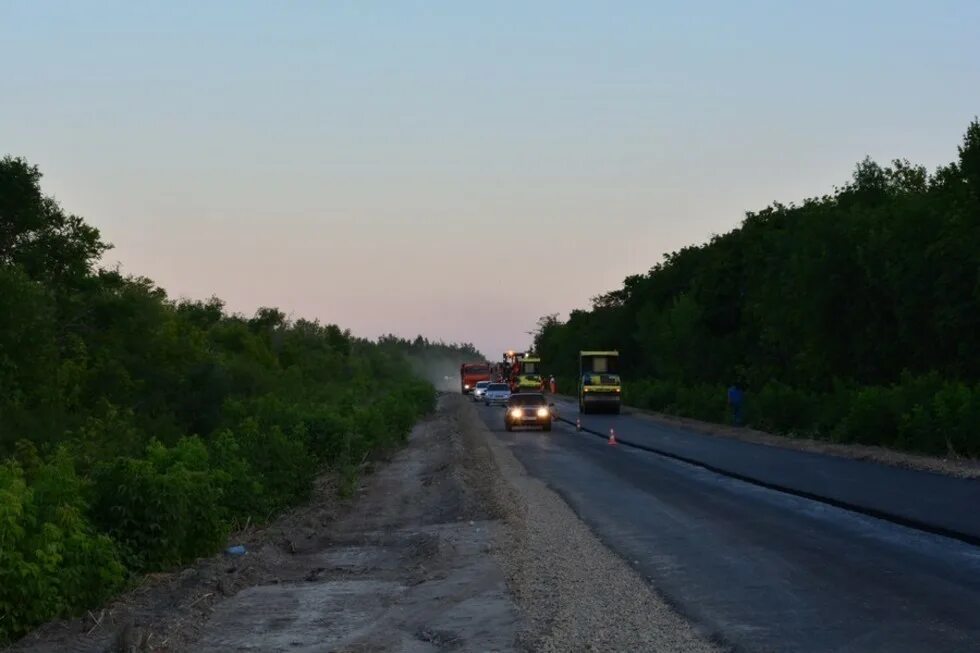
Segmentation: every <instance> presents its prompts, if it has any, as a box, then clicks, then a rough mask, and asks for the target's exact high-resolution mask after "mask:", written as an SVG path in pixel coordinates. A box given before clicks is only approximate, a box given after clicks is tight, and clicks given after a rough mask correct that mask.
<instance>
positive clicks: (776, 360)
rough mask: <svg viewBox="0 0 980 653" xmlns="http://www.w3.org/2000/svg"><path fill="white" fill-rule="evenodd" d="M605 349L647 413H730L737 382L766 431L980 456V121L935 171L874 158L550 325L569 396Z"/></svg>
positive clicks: (543, 328)
mask: <svg viewBox="0 0 980 653" xmlns="http://www.w3.org/2000/svg"><path fill="white" fill-rule="evenodd" d="M596 348H618V349H619V350H620V351H621V352H622V357H621V365H622V368H623V370H622V371H623V374H624V377H625V380H624V393H625V400H626V403H628V404H631V405H634V406H637V407H641V408H648V409H653V410H656V411H661V412H665V413H671V414H676V415H681V416H686V417H693V418H697V419H703V420H708V421H716V422H720V421H725V420H727V412H726V410H727V407H726V388H727V387H728V386H729V385H731V384H732V383H735V382H738V383H740V384H742V385H743V386H744V387H745V389H746V391H747V392H746V405H745V409H746V416H747V419H748V422H749V423H750V424H751V425H752V426H755V427H758V428H761V429H766V430H771V431H775V432H779V433H785V434H793V435H800V436H809V437H816V438H822V439H828V440H833V441H837V442H859V443H864V444H875V445H883V446H886V447H892V448H896V449H903V450H909V451H919V452H925V453H930V454H941V455H945V454H957V455H966V456H971V457H976V456H980V426H978V425H980V123H978V122H977V121H974V122H973V123H971V124H970V126H969V128H968V129H967V132H966V135H965V137H964V139H963V143H962V145H961V146H960V147H959V156H958V157H957V160H956V161H954V162H952V163H950V164H949V165H946V166H943V167H941V168H939V169H938V170H936V171H935V172H933V173H929V172H927V171H926V170H925V169H924V168H923V167H921V166H916V165H912V164H911V163H909V162H908V161H894V162H892V164H891V165H890V166H882V165H879V164H877V163H875V162H873V161H871V160H867V159H866V160H864V161H862V162H861V163H860V164H858V166H857V168H856V170H855V172H854V176H853V178H852V180H851V181H850V182H849V183H847V184H846V185H844V186H843V187H841V188H839V189H836V190H835V191H834V192H833V193H832V194H830V195H825V196H823V197H817V198H810V199H806V200H804V201H803V202H801V203H799V204H790V205H782V204H773V205H772V206H769V207H767V208H765V209H763V210H761V211H758V212H755V213H748V214H747V215H746V218H745V220H744V221H743V222H742V225H741V227H739V228H737V229H735V230H733V231H731V232H729V233H726V234H724V235H719V236H714V237H713V238H712V239H711V240H710V241H709V242H707V243H705V244H703V245H698V246H691V247H686V248H684V249H682V250H680V251H677V252H674V253H671V254H669V255H667V256H666V257H665V258H664V260H663V261H662V262H661V263H659V264H657V265H655V266H654V267H653V268H652V269H651V270H650V271H649V272H647V273H646V274H640V275H635V276H630V277H628V278H627V279H626V280H625V283H624V285H623V287H622V288H621V289H619V290H615V291H612V292H609V293H607V294H605V295H602V296H600V297H596V298H594V299H593V302H592V307H591V309H589V310H576V311H573V312H572V313H571V314H570V316H569V319H568V320H567V321H565V322H561V321H559V320H558V319H557V316H554V315H552V316H546V317H543V318H542V319H541V320H540V322H539V324H538V330H537V334H536V337H535V349H536V350H537V351H538V352H539V353H540V354H541V355H542V357H543V358H544V360H546V361H548V362H549V363H550V364H551V365H552V371H554V372H555V373H556V374H557V375H558V376H559V377H560V378H559V380H560V387H561V388H562V389H563V390H567V391H569V392H573V391H574V388H575V386H576V381H575V378H576V375H577V352H578V351H579V350H580V349H596Z"/></svg>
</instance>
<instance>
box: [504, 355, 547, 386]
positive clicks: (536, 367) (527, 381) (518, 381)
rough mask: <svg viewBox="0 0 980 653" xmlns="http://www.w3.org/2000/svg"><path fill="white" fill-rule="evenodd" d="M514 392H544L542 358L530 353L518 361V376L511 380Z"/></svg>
mask: <svg viewBox="0 0 980 653" xmlns="http://www.w3.org/2000/svg"><path fill="white" fill-rule="evenodd" d="M511 388H512V390H513V391H514V392H542V391H543V389H544V378H543V377H542V376H541V359H540V358H538V357H537V356H535V355H533V354H531V353H528V354H526V355H525V356H523V357H522V358H521V359H520V360H519V361H518V363H517V376H516V377H515V378H513V379H512V380H511Z"/></svg>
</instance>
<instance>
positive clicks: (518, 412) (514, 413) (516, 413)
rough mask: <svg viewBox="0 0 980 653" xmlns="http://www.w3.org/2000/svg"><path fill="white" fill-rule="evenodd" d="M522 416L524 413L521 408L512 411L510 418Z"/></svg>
mask: <svg viewBox="0 0 980 653" xmlns="http://www.w3.org/2000/svg"><path fill="white" fill-rule="evenodd" d="M521 415H523V413H522V412H521V409H520V408H515V409H513V410H512V411H510V416H511V417H514V418H518V417H520V416H521Z"/></svg>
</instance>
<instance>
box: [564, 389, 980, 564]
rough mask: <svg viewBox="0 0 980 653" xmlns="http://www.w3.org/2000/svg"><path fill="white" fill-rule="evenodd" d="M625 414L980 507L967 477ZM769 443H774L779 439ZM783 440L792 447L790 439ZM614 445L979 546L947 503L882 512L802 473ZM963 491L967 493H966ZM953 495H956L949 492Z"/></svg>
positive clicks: (897, 504)
mask: <svg viewBox="0 0 980 653" xmlns="http://www.w3.org/2000/svg"><path fill="white" fill-rule="evenodd" d="M554 397H555V398H556V399H559V400H562V401H566V402H569V401H570V400H569V398H568V397H567V396H564V395H560V394H559V395H554ZM571 403H574V400H572V402H571ZM624 408H627V409H629V411H630V413H624V414H626V415H627V416H633V417H640V418H642V419H644V420H645V421H651V422H654V423H656V424H658V425H660V426H662V427H667V428H670V429H675V430H676V431H677V432H678V433H679V434H682V435H690V436H692V437H708V438H715V439H724V440H729V441H731V442H738V443H739V446H744V447H746V448H753V447H759V448H761V449H758V450H757V452H759V453H763V452H764V453H765V454H768V455H770V456H771V455H773V452H774V451H779V450H782V451H784V452H785V453H784V454H778V453H777V454H775V455H783V456H785V457H786V459H787V460H786V463H787V464H788V465H789V464H793V463H794V462H801V461H802V458H801V457H802V456H807V457H808V459H807V460H808V461H809V460H811V459H810V458H809V457H813V456H817V457H823V458H825V459H827V460H828V461H832V460H834V459H838V460H847V461H848V463H847V464H850V465H862V466H863V465H868V466H869V467H867V468H865V469H867V470H869V471H870V470H872V469H873V470H874V471H875V472H880V471H881V469H888V468H891V469H893V470H894V473H893V476H894V477H895V478H894V482H895V483H901V482H902V481H906V480H909V479H912V478H918V479H921V480H928V481H929V482H930V483H931V484H932V485H933V486H935V485H936V484H940V485H948V486H949V487H948V489H949V490H951V492H950V495H949V498H950V499H954V500H955V501H958V502H959V503H963V504H970V503H972V504H973V505H976V501H980V481H978V480H976V479H975V478H974V477H971V476H957V475H951V474H942V473H940V472H938V471H936V470H934V469H923V468H919V467H916V466H906V465H898V464H889V463H888V462H886V461H882V460H875V459H868V458H866V457H858V456H848V455H846V454H842V453H838V452H829V451H813V450H808V449H805V448H800V447H793V446H780V445H779V444H777V443H772V442H760V441H757V440H755V439H753V438H739V437H737V436H731V435H729V434H727V433H726V434H720V433H716V432H711V431H708V430H702V429H700V428H697V427H696V426H695V427H692V426H691V425H689V424H672V423H670V422H669V421H667V420H663V419H657V417H658V416H657V415H651V414H650V413H644V412H643V411H638V410H637V409H634V408H631V407H629V406H624ZM557 419H558V420H559V421H562V422H565V423H567V424H570V425H572V426H578V427H579V428H580V430H581V432H583V433H586V434H589V435H592V436H595V437H599V438H603V439H608V437H609V433H608V431H600V430H597V429H595V428H592V427H590V426H588V425H586V424H584V423H581V422H580V423H578V424H577V421H576V420H575V419H568V417H564V416H561V414H559V416H558V418H557ZM586 419H587V418H586ZM583 422H584V420H583ZM704 426H708V425H704ZM770 437H772V438H777V437H782V436H770ZM783 439H785V440H789V441H790V442H792V441H791V440H790V439H789V438H783ZM616 441H617V443H618V444H620V445H623V446H627V447H632V448H635V449H640V450H643V451H647V452H650V453H654V454H657V455H660V456H664V457H666V458H671V459H673V460H677V461H680V462H683V463H687V464H690V465H695V466H697V467H701V468H703V469H707V470H709V471H711V472H714V473H717V474H720V475H723V476H727V477H729V478H733V479H736V480H739V481H743V482H746V483H751V484H753V485H757V486H760V487H764V488H768V489H770V490H775V491H778V492H783V493H785V494H790V495H793V496H798V497H801V498H804V499H809V500H812V501H817V502H820V503H824V504H827V505H831V506H834V507H837V508H842V509H844V510H849V511H851V512H856V513H860V514H863V515H867V516H870V517H874V518H877V519H882V520H885V521H888V522H892V523H895V524H899V525H901V526H905V527H908V528H913V529H915V530H919V531H923V532H926V533H931V534H934V535H940V536H943V537H948V538H952V539H955V540H959V541H961V542H966V543H967V544H971V545H974V546H980V520H976V521H975V522H974V523H973V524H972V527H971V524H970V523H967V522H964V521H963V520H962V519H950V518H949V515H948V514H945V513H944V511H943V509H942V505H937V504H941V502H940V501H939V500H941V499H944V498H946V497H937V496H921V497H919V498H920V500H921V503H914V502H902V501H889V502H887V503H889V504H890V505H887V506H886V505H884V504H883V503H882V501H881V500H880V496H879V498H878V500H877V501H876V500H873V499H871V498H869V496H867V495H865V496H860V493H859V492H857V493H856V492H853V491H852V492H840V493H838V494H837V495H836V496H835V495H834V494H832V493H831V492H832V491H834V490H835V488H833V487H832V486H831V487H828V486H826V485H825V486H824V487H825V488H826V489H825V491H815V490H814V489H812V486H811V487H809V488H808V487H807V486H806V480H807V475H806V474H805V473H801V474H800V475H799V476H797V477H795V478H794V477H793V476H792V475H790V476H787V475H786V474H784V473H781V474H776V473H773V472H772V468H771V467H766V466H758V465H754V466H752V467H753V469H752V470H751V471H749V470H748V468H747V466H744V465H743V466H742V468H741V469H740V468H739V466H738V464H737V463H736V462H735V461H729V462H728V463H727V464H724V463H719V462H717V461H709V460H706V459H705V458H703V457H699V456H696V455H690V454H686V453H680V452H678V451H671V450H669V449H668V448H666V447H663V446H657V445H654V444H650V443H647V442H638V441H637V440H636V439H634V438H631V437H629V436H626V437H624V436H623V435H622V434H618V433H617V435H616ZM839 446H844V445H839ZM797 459H799V460H797ZM836 464H838V465H840V464H842V463H839V462H838V463H836ZM879 477H880V474H879ZM883 485H884V484H883V483H878V484H877V487H875V489H876V490H884V491H887V490H888V489H889V488H887V487H882V486H883ZM964 488H965V489H966V491H965V492H964ZM954 489H955V493H954V492H953V490H954ZM903 490H905V488H901V487H896V488H895V490H894V491H896V492H898V491H903ZM915 496H918V495H912V497H913V498H914V497H915ZM971 497H972V499H971ZM949 508H950V507H949V506H948V505H947V506H946V509H947V511H948V510H949ZM959 508H963V506H959V507H958V508H957V509H959ZM964 510H966V511H968V510H969V506H968V505H967V506H966V508H964ZM961 512H962V511H961ZM954 524H955V525H954Z"/></svg>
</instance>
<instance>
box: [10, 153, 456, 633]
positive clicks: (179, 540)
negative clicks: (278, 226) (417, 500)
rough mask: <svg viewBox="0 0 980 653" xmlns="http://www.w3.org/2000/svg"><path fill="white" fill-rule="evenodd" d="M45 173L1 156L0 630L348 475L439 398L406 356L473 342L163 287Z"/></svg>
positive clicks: (216, 540)
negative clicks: (120, 257) (377, 333)
mask: <svg viewBox="0 0 980 653" xmlns="http://www.w3.org/2000/svg"><path fill="white" fill-rule="evenodd" d="M40 177H41V176H40V173H39V172H38V170H37V169H36V168H34V167H32V166H30V165H28V164H27V163H26V162H25V161H23V160H21V159H13V158H5V159H2V160H0V645H2V644H3V643H5V642H9V641H10V640H11V639H13V638H16V637H18V636H19V635H22V634H24V633H25V632H27V631H28V630H29V629H31V628H32V627H33V626H36V625H38V624H40V623H42V622H44V621H47V620H49V619H52V618H55V617H59V616H68V615H72V614H78V613H80V612H82V611H84V610H85V609H87V608H91V607H93V606H95V605H98V604H99V603H100V602H102V601H104V600H106V599H107V598H108V597H110V596H111V595H113V594H114V593H116V592H117V591H119V590H120V589H122V588H124V587H125V586H127V584H128V583H130V582H132V581H133V580H135V579H137V578H138V576H139V575H140V574H142V573H145V572H151V571H157V570H163V569H167V568H170V567H173V566H175V565H179V564H181V563H185V562H188V561H191V560H193V559H194V558H196V557H198V556H203V555H209V554H212V553H214V552H215V551H217V550H219V549H220V548H221V547H222V546H223V545H224V543H225V541H226V537H227V536H228V534H229V533H230V532H232V531H234V530H235V529H236V528H239V527H241V526H243V525H245V524H246V523H253V524H254V523H261V522H265V521H267V520H269V519H270V517H272V516H273V515H275V514H276V513H278V512H280V511H282V510H283V509H284V508H286V507H288V506H290V505H291V504H294V503H296V502H298V501H301V500H303V499H304V498H306V497H307V496H308V494H309V492H310V490H311V486H312V482H313V479H314V476H315V475H316V474H317V472H318V471H320V470H322V469H324V468H326V467H329V468H332V469H334V470H336V471H337V473H338V474H339V478H340V479H341V489H344V488H345V487H346V488H347V489H349V488H350V487H351V484H352V483H353V482H354V480H355V479H356V475H357V471H358V469H359V468H360V466H361V464H362V463H363V462H364V461H365V460H366V459H367V458H369V457H370V456H371V455H373V454H375V453H377V452H381V451H384V450H386V449H388V448H391V447H393V446H396V445H397V444H399V443H400V442H401V441H403V440H404V438H405V437H406V436H407V434H408V432H409V431H410V429H411V427H412V425H413V423H414V422H415V421H416V420H417V419H418V418H419V416H420V415H422V414H423V413H425V412H426V411H428V410H430V409H432V407H433V405H434V400H435V390H434V388H433V386H432V384H431V383H430V382H429V381H427V380H425V379H423V378H421V377H420V376H419V375H418V374H417V373H415V372H414V371H413V369H412V367H411V365H410V364H409V363H408V362H407V359H406V356H408V355H411V356H412V357H414V359H427V358H429V357H436V358H438V359H440V360H444V359H449V360H465V359H469V358H471V357H472V353H473V351H475V350H473V348H472V346H470V345H465V346H461V347H459V346H455V345H445V344H442V343H431V342H429V341H427V340H425V339H423V338H417V339H416V340H414V341H408V340H401V339H398V338H395V337H388V338H385V339H383V340H382V341H381V342H380V343H373V342H369V341H366V340H362V339H359V338H356V337H354V336H352V335H351V334H350V333H349V332H348V331H343V330H341V329H340V328H338V327H336V326H334V325H322V324H319V323H317V322H311V321H307V320H295V321H293V320H289V319H287V317H286V316H285V315H284V314H283V313H282V312H280V311H279V310H276V309H274V308H264V309H261V310H259V311H258V312H257V313H256V314H255V315H254V316H253V317H251V318H246V317H243V316H241V315H233V314H229V313H228V312H226V311H225V310H224V306H223V304H222V302H221V301H220V300H218V299H215V298H212V299H210V300H206V301H186V300H180V301H175V300H171V299H168V297H167V296H166V294H165V293H164V291H163V290H162V289H161V288H159V287H157V286H156V285H155V284H154V283H153V282H152V281H151V280H149V279H146V278H140V277H129V276H124V275H123V274H121V273H120V272H119V271H118V270H105V269H99V268H98V265H97V263H98V261H99V259H100V257H101V255H102V254H103V253H104V252H105V251H106V250H107V249H108V245H107V244H106V243H105V242H104V241H103V240H102V239H101V237H100V234H99V232H98V231H97V230H96V229H94V228H93V227H91V226H89V225H87V224H86V223H85V222H84V221H83V220H82V219H80V218H78V217H76V216H73V215H70V214H67V213H65V212H64V211H63V210H62V209H61V208H60V207H59V206H58V204H57V203H56V202H55V201H54V200H53V199H51V198H48V197H45V196H44V195H43V194H42V192H41V188H40Z"/></svg>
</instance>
